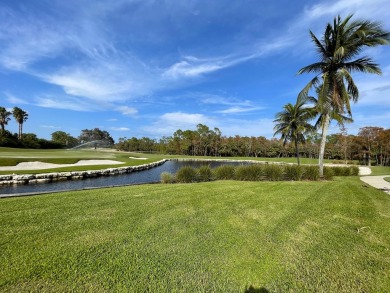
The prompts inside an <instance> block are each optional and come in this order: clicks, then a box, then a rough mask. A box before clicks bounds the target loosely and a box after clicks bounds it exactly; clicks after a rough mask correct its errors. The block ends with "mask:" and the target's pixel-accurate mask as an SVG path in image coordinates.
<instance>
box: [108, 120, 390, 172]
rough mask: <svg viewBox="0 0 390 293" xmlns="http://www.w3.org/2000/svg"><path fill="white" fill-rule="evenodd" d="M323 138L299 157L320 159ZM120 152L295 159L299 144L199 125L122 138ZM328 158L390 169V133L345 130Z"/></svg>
mask: <svg viewBox="0 0 390 293" xmlns="http://www.w3.org/2000/svg"><path fill="white" fill-rule="evenodd" d="M320 143H321V135H320V134H318V133H316V132H313V133H311V134H309V135H307V136H306V139H305V142H304V143H302V142H300V143H299V155H300V156H301V157H304V158H318V156H319V152H320ZM116 148H117V149H118V150H121V151H134V152H148V153H162V154H170V155H187V156H216V157H264V158H275V157H284V158H286V157H295V156H296V145H295V142H290V141H287V142H285V141H284V140H283V139H278V138H271V139H267V138H266V137H263V136H258V137H255V136H251V137H249V136H239V135H236V136H224V135H222V133H221V131H220V130H219V129H218V128H214V129H210V128H209V127H208V126H206V125H203V124H198V125H197V127H196V130H184V131H183V130H181V129H179V130H177V131H175V132H174V133H173V135H172V136H164V137H162V138H161V139H158V140H157V139H151V138H148V137H142V138H136V137H132V138H129V139H128V138H126V137H123V138H120V139H119V142H118V143H117V144H116ZM324 158H325V159H329V160H334V161H336V162H339V163H350V162H351V161H359V162H360V163H361V164H365V165H370V164H371V163H373V164H375V165H381V166H390V129H384V128H382V127H363V128H361V129H360V131H359V133H358V134H357V135H351V134H348V133H347V131H346V129H345V128H343V129H342V131H341V132H340V133H336V134H331V135H328V136H327V141H326V148H325V151H324Z"/></svg>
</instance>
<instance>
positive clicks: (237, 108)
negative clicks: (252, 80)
mask: <svg viewBox="0 0 390 293" xmlns="http://www.w3.org/2000/svg"><path fill="white" fill-rule="evenodd" d="M262 109H264V108H262V107H240V106H234V107H230V108H228V109H225V110H220V111H215V113H221V114H236V113H245V112H252V111H257V110H262Z"/></svg>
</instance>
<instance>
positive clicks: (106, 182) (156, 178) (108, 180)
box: [0, 160, 250, 196]
mask: <svg viewBox="0 0 390 293" xmlns="http://www.w3.org/2000/svg"><path fill="white" fill-rule="evenodd" d="M243 164H245V165H247V164H250V163H248V162H237V161H232V162H227V161H215V160H210V161H167V162H165V163H164V164H163V165H160V166H158V167H155V168H152V169H148V170H144V171H139V172H132V173H129V174H123V175H114V176H107V177H105V176H104V177H98V178H88V179H83V180H67V181H58V182H51V183H43V184H27V185H10V186H0V196H6V195H9V196H12V195H22V194H23V195H30V194H31V195H32V194H38V193H47V192H59V191H70V190H81V189H92V188H100V187H111V186H124V185H132V184H144V183H157V182H160V174H161V173H162V172H170V173H176V171H177V170H179V169H180V168H181V167H183V166H192V167H195V168H197V167H200V166H202V165H209V166H210V167H211V168H215V167H218V166H221V165H243Z"/></svg>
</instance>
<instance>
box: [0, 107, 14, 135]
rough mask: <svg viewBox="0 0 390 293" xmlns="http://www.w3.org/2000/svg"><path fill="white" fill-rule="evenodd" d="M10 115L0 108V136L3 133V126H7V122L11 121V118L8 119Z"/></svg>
mask: <svg viewBox="0 0 390 293" xmlns="http://www.w3.org/2000/svg"><path fill="white" fill-rule="evenodd" d="M11 114H12V113H11V112H9V111H7V109H6V108H4V107H0V125H1V134H3V133H4V131H5V125H7V124H8V121H10V120H11V118H9V116H10V115H11Z"/></svg>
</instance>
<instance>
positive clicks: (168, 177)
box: [160, 172, 175, 184]
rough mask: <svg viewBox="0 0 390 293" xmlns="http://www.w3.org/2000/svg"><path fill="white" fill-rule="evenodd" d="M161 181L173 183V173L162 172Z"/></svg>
mask: <svg viewBox="0 0 390 293" xmlns="http://www.w3.org/2000/svg"><path fill="white" fill-rule="evenodd" d="M160 180H161V183H165V184H168V183H174V182H175V175H173V174H172V173H169V172H162V173H161V175H160Z"/></svg>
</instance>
